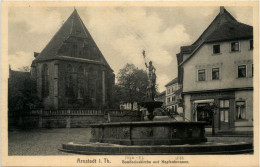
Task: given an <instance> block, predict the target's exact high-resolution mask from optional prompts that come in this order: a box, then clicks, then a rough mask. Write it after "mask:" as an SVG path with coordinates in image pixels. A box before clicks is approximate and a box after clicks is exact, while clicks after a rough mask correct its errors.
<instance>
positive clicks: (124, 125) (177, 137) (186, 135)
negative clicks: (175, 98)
mask: <svg viewBox="0 0 260 167" xmlns="http://www.w3.org/2000/svg"><path fill="white" fill-rule="evenodd" d="M206 124H207V123H206V122H152V121H147V122H118V123H102V124H92V125H91V135H92V136H91V139H90V142H99V143H110V144H119V145H182V144H196V143H201V142H206V141H207V139H206V137H205V129H204V127H205V125H206Z"/></svg>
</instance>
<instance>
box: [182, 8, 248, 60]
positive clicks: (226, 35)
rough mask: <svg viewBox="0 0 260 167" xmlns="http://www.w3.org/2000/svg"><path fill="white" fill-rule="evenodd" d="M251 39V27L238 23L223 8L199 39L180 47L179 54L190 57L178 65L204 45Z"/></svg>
mask: <svg viewBox="0 0 260 167" xmlns="http://www.w3.org/2000/svg"><path fill="white" fill-rule="evenodd" d="M251 38H253V27H252V26H250V25H246V24H243V23H240V22H238V21H237V20H236V19H235V18H234V17H233V16H232V15H231V14H230V13H229V12H228V11H227V10H226V9H225V8H224V7H220V13H219V14H218V15H217V16H216V18H215V19H214V20H213V21H212V22H211V24H210V25H209V26H208V27H207V29H206V30H205V31H204V32H203V33H202V34H201V35H200V37H199V38H198V39H197V40H196V41H195V42H194V43H193V44H192V45H190V46H183V47H181V53H184V54H185V53H191V55H190V56H189V57H188V58H187V59H186V60H185V61H183V62H181V63H180V64H184V63H185V62H187V61H188V60H189V59H190V58H191V57H192V56H193V55H194V54H195V53H196V51H197V50H199V48H200V47H201V46H202V45H203V44H204V43H209V42H221V41H231V40H240V39H251Z"/></svg>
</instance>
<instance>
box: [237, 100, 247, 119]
mask: <svg viewBox="0 0 260 167" xmlns="http://www.w3.org/2000/svg"><path fill="white" fill-rule="evenodd" d="M245 119H246V103H245V101H237V102H236V120H245Z"/></svg>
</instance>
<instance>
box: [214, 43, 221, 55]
mask: <svg viewBox="0 0 260 167" xmlns="http://www.w3.org/2000/svg"><path fill="white" fill-rule="evenodd" d="M219 53H220V45H213V54H219Z"/></svg>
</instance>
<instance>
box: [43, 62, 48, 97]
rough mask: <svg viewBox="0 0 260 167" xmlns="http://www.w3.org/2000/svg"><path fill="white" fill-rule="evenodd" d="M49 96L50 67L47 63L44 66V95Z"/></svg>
mask: <svg viewBox="0 0 260 167" xmlns="http://www.w3.org/2000/svg"><path fill="white" fill-rule="evenodd" d="M47 96H49V69H48V66H47V64H44V65H43V68H42V97H47Z"/></svg>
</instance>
